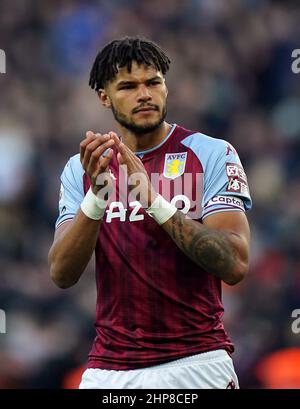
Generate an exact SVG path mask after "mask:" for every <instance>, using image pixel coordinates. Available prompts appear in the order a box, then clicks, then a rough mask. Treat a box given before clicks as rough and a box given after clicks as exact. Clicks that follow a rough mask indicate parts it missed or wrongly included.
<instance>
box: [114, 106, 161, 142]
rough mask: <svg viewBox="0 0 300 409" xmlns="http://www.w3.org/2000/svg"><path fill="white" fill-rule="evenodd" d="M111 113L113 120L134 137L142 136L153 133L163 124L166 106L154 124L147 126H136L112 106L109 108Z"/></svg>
mask: <svg viewBox="0 0 300 409" xmlns="http://www.w3.org/2000/svg"><path fill="white" fill-rule="evenodd" d="M111 109H112V113H113V115H114V118H115V120H116V121H117V122H118V123H119V124H120V125H122V126H123V127H124V128H126V129H128V131H130V132H132V133H133V134H136V135H142V134H146V133H150V132H153V131H155V130H156V129H158V128H159V127H160V125H161V124H162V123H163V122H164V120H165V118H166V116H167V106H166V104H165V105H164V107H163V109H162V112H161V115H160V117H159V118H158V119H157V121H156V122H154V123H153V124H151V125H149V124H146V125H138V124H136V123H135V122H134V121H133V120H131V121H130V120H128V118H127V117H126V116H125V115H124V114H122V113H121V112H119V111H118V110H116V109H115V107H114V106H113V105H112V106H111Z"/></svg>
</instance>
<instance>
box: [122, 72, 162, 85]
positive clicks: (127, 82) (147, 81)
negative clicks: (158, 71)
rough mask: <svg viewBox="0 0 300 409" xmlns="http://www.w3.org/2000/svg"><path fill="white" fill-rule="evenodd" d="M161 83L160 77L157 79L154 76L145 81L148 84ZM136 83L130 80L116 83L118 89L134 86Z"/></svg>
mask: <svg viewBox="0 0 300 409" xmlns="http://www.w3.org/2000/svg"><path fill="white" fill-rule="evenodd" d="M158 80H159V81H161V80H162V78H161V77H159V76H158V75H156V76H155V77H152V78H149V79H147V80H146V81H145V83H149V82H152V81H158ZM137 83H138V81H132V80H131V81H130V80H128V81H126V80H125V81H120V82H118V83H117V85H116V86H117V87H118V88H119V87H122V86H124V85H135V84H137Z"/></svg>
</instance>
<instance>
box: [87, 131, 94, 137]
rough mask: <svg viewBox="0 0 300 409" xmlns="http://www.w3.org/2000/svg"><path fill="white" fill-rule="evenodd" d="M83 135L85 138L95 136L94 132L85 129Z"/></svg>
mask: <svg viewBox="0 0 300 409" xmlns="http://www.w3.org/2000/svg"><path fill="white" fill-rule="evenodd" d="M85 136H86V138H90V137H93V136H96V135H95V133H94V132H93V131H87V132H86V134H85Z"/></svg>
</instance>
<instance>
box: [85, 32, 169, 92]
mask: <svg viewBox="0 0 300 409" xmlns="http://www.w3.org/2000/svg"><path fill="white" fill-rule="evenodd" d="M133 61H136V62H137V63H138V64H145V65H153V66H154V67H156V68H157V70H158V71H160V72H161V73H162V74H163V75H165V74H166V72H167V71H168V70H169V66H170V63H171V61H170V59H169V57H168V56H167V55H166V53H165V52H164V51H163V50H162V49H161V48H160V47H159V46H158V45H157V44H155V43H154V42H153V41H150V40H147V39H145V38H142V37H124V38H121V39H119V40H113V41H111V42H110V43H108V44H107V45H106V46H105V47H104V48H103V49H102V50H101V51H100V52H99V53H98V55H97V57H96V59H95V61H94V64H93V67H92V69H91V73H90V81H89V85H90V87H91V88H92V89H95V90H96V91H98V90H99V89H103V88H104V86H105V84H106V83H107V82H108V81H111V80H112V79H113V78H114V77H115V76H116V74H117V72H118V69H119V68H121V67H125V66H127V69H128V72H131V67H132V62H133Z"/></svg>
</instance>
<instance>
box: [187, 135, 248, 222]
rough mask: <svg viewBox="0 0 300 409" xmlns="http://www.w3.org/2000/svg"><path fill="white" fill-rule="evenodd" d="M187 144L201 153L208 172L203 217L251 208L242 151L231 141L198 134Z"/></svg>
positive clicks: (203, 166)
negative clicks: (239, 153)
mask: <svg viewBox="0 0 300 409" xmlns="http://www.w3.org/2000/svg"><path fill="white" fill-rule="evenodd" d="M196 135H197V138H195V136H196ZM193 137H194V141H193ZM199 137H200V138H199ZM195 141H197V142H195ZM185 145H186V146H189V147H190V148H191V149H192V150H193V151H194V153H195V154H196V155H197V157H198V159H199V161H200V162H201V165H202V168H203V172H204V186H203V200H202V219H203V218H205V217H206V216H208V215H210V214H213V213H217V212H226V211H247V210H249V209H251V207H252V200H251V197H250V193H249V187H248V182H247V177H246V174H245V171H244V169H243V166H242V164H241V161H240V158H239V156H238V153H237V152H236V150H235V149H234V147H233V146H232V145H231V144H230V143H228V142H226V141H224V140H222V139H215V138H211V137H209V136H207V135H204V134H194V135H192V136H190V137H189V140H188V141H185Z"/></svg>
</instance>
